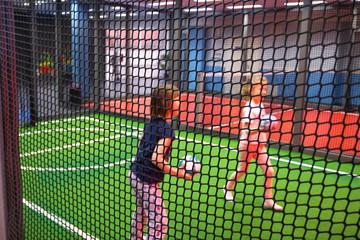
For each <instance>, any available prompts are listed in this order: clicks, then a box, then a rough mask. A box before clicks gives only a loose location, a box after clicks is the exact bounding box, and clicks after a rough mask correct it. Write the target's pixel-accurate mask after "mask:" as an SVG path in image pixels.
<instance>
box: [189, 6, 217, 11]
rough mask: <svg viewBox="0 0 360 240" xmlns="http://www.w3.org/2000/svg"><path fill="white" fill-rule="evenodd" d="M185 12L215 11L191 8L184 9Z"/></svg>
mask: <svg viewBox="0 0 360 240" xmlns="http://www.w3.org/2000/svg"><path fill="white" fill-rule="evenodd" d="M184 11H185V12H206V11H214V9H213V8H210V7H208V8H190V9H184Z"/></svg>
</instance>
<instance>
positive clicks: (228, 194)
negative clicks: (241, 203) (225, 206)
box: [223, 185, 234, 202]
mask: <svg viewBox="0 0 360 240" xmlns="http://www.w3.org/2000/svg"><path fill="white" fill-rule="evenodd" d="M223 191H224V195H225V199H226V201H229V202H233V201H234V197H233V195H232V193H231V192H232V191H231V190H227V189H226V185H225V186H224V187H223Z"/></svg>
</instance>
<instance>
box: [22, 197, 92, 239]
mask: <svg viewBox="0 0 360 240" xmlns="http://www.w3.org/2000/svg"><path fill="white" fill-rule="evenodd" d="M23 204H25V205H26V206H27V207H29V208H30V209H32V210H34V211H35V212H38V213H40V214H42V215H44V216H45V217H46V218H48V219H50V220H51V221H53V222H55V223H57V224H59V225H60V226H62V227H64V228H66V229H68V230H70V231H72V232H74V233H76V234H78V235H79V236H80V237H82V238H83V239H88V240H99V238H96V237H94V236H92V235H90V234H88V233H86V232H84V231H83V230H81V229H79V228H78V227H76V226H74V225H73V224H71V223H69V222H67V221H65V220H63V219H61V218H59V217H58V216H56V215H54V214H52V213H49V212H48V211H46V210H45V209H43V208H41V207H39V206H37V205H35V204H33V203H31V202H29V201H27V200H26V199H25V198H23Z"/></svg>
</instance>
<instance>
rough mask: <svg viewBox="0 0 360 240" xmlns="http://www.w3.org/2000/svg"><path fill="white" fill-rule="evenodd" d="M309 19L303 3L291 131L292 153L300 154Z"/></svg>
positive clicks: (308, 4)
mask: <svg viewBox="0 0 360 240" xmlns="http://www.w3.org/2000/svg"><path fill="white" fill-rule="evenodd" d="M310 17H311V0H305V1H304V8H303V9H302V12H301V20H300V24H301V26H300V36H299V55H298V62H299V65H298V69H297V79H296V95H295V117H294V130H293V145H292V146H293V147H292V151H295V152H302V150H303V138H304V136H303V129H304V111H305V110H306V109H305V106H306V105H305V101H306V99H305V87H306V84H307V82H306V79H307V73H308V59H309V43H310V37H309V35H310V34H309V32H310Z"/></svg>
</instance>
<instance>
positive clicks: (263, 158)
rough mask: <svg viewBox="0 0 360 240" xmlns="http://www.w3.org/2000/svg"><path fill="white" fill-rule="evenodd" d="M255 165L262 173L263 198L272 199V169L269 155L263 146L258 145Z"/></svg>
mask: <svg viewBox="0 0 360 240" xmlns="http://www.w3.org/2000/svg"><path fill="white" fill-rule="evenodd" d="M257 163H258V164H259V166H260V168H261V170H262V171H263V173H264V187H265V198H266V199H272V196H273V195H272V184H273V182H272V180H273V176H274V169H273V168H272V166H271V162H270V159H269V155H268V153H267V151H266V148H265V146H264V145H263V144H260V145H259V149H258V154H257Z"/></svg>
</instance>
